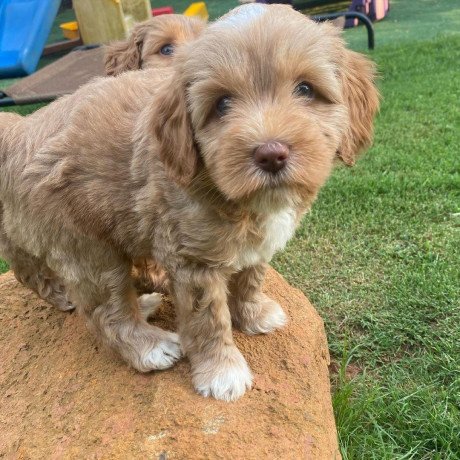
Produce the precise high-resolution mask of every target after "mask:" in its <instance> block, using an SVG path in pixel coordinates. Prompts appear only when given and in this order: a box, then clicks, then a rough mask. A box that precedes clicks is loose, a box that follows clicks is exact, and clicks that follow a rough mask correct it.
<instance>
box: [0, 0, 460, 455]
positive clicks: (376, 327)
mask: <svg viewBox="0 0 460 460" xmlns="http://www.w3.org/2000/svg"><path fill="white" fill-rule="evenodd" d="M188 3H189V2H187V1H183V2H182V1H177V2H176V1H172V0H171V1H158V2H155V5H162V4H173V5H176V6H177V5H179V7H177V8H176V10H178V11H180V10H181V8H183V7H185V6H186V4H188ZM207 3H208V7H209V10H210V13H211V15H212V16H213V17H215V16H217V15H218V14H221V13H223V12H225V11H226V9H227V8H228V7H231V6H234V5H236V2H235V1H209V2H207ZM391 4H392V11H391V14H390V16H389V17H388V18H387V19H386V20H385V21H383V22H381V23H379V24H376V49H375V51H373V52H372V54H371V56H372V58H373V59H374V60H375V61H376V62H377V64H378V68H379V72H380V75H381V80H380V83H379V85H380V88H381V92H382V95H383V101H382V108H381V112H380V115H379V117H378V119H377V122H376V135H375V142H374V146H373V147H372V149H371V150H370V151H369V152H368V153H367V154H366V155H365V156H364V157H363V158H362V160H361V161H360V162H358V164H357V165H356V166H355V167H354V168H345V167H338V168H337V169H336V170H335V172H334V174H333V176H332V177H331V179H330V181H329V182H328V184H327V186H326V187H325V188H324V189H323V191H322V192H321V194H320V197H319V199H318V201H317V203H316V204H315V206H314V207H313V211H312V212H311V214H310V215H309V216H307V217H306V218H305V220H304V221H303V223H302V226H301V228H300V229H299V230H298V232H297V234H296V237H295V238H294V239H293V240H292V241H291V243H290V244H289V245H288V247H287V249H286V250H285V251H284V252H283V253H281V254H279V255H277V257H276V258H275V260H274V262H273V265H274V266H275V267H276V268H277V269H278V270H279V271H280V272H281V273H282V274H283V275H284V276H285V277H286V278H287V279H288V280H289V281H290V282H291V283H292V284H293V285H295V286H297V287H299V288H300V289H302V291H303V292H304V293H305V294H306V295H307V296H308V297H309V298H310V300H311V301H312V302H313V303H314V304H315V306H316V307H317V309H318V310H319V312H320V313H321V315H322V317H323V318H324V320H325V323H326V328H327V333H328V339H329V344H330V349H331V355H332V357H333V359H334V362H335V364H334V366H333V370H334V371H335V370H337V372H334V373H333V383H334V409H335V413H336V420H337V426H338V430H339V438H340V444H341V450H342V455H343V457H344V459H362V460H368V459H376V460H377V459H378V460H381V459H389V460H390V459H391V460H393V459H417V460H421V459H439V460H449V459H450V460H454V459H460V326H459V325H460V265H459V260H460V259H459V256H460V254H459V253H460V209H459V208H460V160H459V152H460V77H459V73H458V62H460V5H459V3H458V1H457V0H442V1H441V0H438V1H436V0H418V1H417V2H410V1H408V0H406V1H402V0H400V1H392V2H391ZM345 38H346V39H347V40H348V41H349V42H350V44H351V46H352V47H353V48H354V49H357V50H360V51H365V43H366V40H365V33H364V31H363V30H361V29H359V30H351V31H347V32H345ZM456 62H457V64H455V63H456ZM33 109H34V108H30V107H28V108H23V109H21V111H22V113H26V112H31V111H32V110H33ZM4 269H6V265H2V264H1V262H0V270H4Z"/></svg>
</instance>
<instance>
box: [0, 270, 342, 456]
mask: <svg viewBox="0 0 460 460" xmlns="http://www.w3.org/2000/svg"><path fill="white" fill-rule="evenodd" d="M265 292H266V293H267V294H268V295H270V296H271V297H272V298H274V299H276V300H277V301H278V302H280V303H281V304H282V305H283V307H284V308H285V310H286V312H287V313H288V315H289V318H290V322H289V325H288V326H287V327H286V328H285V329H284V330H282V331H281V332H276V333H274V334H270V335H266V336H252V337H248V336H245V335H243V334H241V333H239V332H237V331H235V340H236V342H237V344H238V346H239V348H240V350H241V351H242V353H243V355H244V356H245V357H246V358H247V360H248V362H249V365H250V366H251V368H252V370H253V372H254V375H255V379H254V387H253V389H252V390H251V391H249V392H248V393H247V394H246V395H245V396H244V397H243V398H241V399H240V400H239V401H237V402H235V403H225V402H221V401H216V400H214V399H209V398H203V397H201V396H198V395H196V394H195V393H194V391H193V388H192V386H191V379H190V375H189V364H188V362H187V361H186V360H182V361H181V362H180V363H178V364H177V365H176V366H175V367H174V368H173V369H170V370H167V371H163V372H154V373H150V374H146V375H145V374H140V373H137V372H135V371H134V370H132V369H129V368H128V367H127V366H126V365H125V364H124V363H122V362H121V361H120V360H119V359H118V358H116V357H115V356H113V355H111V354H110V353H109V352H108V351H107V350H101V349H99V347H98V346H97V344H96V341H95V340H94V339H93V338H92V337H91V335H90V334H89V332H88V331H87V330H86V327H85V325H84V323H83V321H82V319H81V318H79V317H78V316H77V315H76V314H74V313H62V312H60V311H58V310H56V309H54V308H52V307H51V306H50V305H48V304H46V303H45V302H43V301H42V300H40V299H38V298H37V297H36V296H35V295H34V294H33V293H32V292H30V291H29V290H27V289H25V288H24V287H22V286H21V285H19V284H18V283H17V282H16V280H15V279H14V277H13V275H12V274H11V273H8V274H5V275H3V276H0V353H1V354H0V401H1V405H0V406H1V409H0V458H2V457H3V456H5V457H6V458H20V459H26V458H27V459H29V458H30V459H61V458H75V459H82V458H85V459H89V458H96V459H97V458H110V459H113V458H120V459H147V458H148V459H155V458H162V459H166V458H167V459H202V458H209V459H218V458H222V459H258V460H259V459H265V458H268V459H270V458H276V459H313V460H321V459H328V460H329V459H337V458H340V455H339V453H338V448H337V440H336V429H335V424H334V417H333V413H332V406H331V397H330V388H329V376H328V362H329V355H328V349H327V344H326V338H325V334H324V328H323V322H322V321H321V319H320V317H319V316H318V314H317V313H316V312H315V310H314V309H313V307H312V306H311V305H310V303H309V302H308V300H307V299H306V298H305V297H304V295H303V294H302V293H301V292H300V291H298V290H296V289H293V288H292V287H290V286H289V285H288V284H287V283H286V281H284V279H283V278H282V277H281V276H280V275H278V274H277V273H276V272H275V271H273V270H271V271H269V273H268V276H267V280H266V286H265ZM173 321H174V320H173V314H172V308H171V306H170V305H168V304H165V305H164V306H163V307H162V309H161V312H160V314H159V317H158V318H157V319H156V320H155V322H156V323H158V324H160V325H162V326H163V327H168V328H173Z"/></svg>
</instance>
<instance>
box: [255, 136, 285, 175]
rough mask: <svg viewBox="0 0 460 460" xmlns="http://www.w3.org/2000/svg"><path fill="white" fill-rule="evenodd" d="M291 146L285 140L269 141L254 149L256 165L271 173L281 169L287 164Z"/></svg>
mask: <svg viewBox="0 0 460 460" xmlns="http://www.w3.org/2000/svg"><path fill="white" fill-rule="evenodd" d="M288 157H289V147H288V146H287V145H286V144H284V143H283V142H279V141H269V142H266V143H265V144H262V145H259V147H257V148H256V149H255V150H254V161H255V163H256V165H257V166H258V167H259V168H260V169H263V170H264V171H267V172H269V173H272V174H275V173H277V172H279V171H281V170H282V169H283V168H284V167H285V166H286V164H287V160H288Z"/></svg>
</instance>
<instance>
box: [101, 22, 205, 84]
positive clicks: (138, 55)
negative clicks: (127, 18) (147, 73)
mask: <svg viewBox="0 0 460 460" xmlns="http://www.w3.org/2000/svg"><path fill="white" fill-rule="evenodd" d="M205 26H206V24H205V23H204V22H203V21H201V20H200V19H197V18H191V17H186V16H183V15H180V14H164V15H161V16H157V17H154V18H151V19H149V20H147V21H144V22H141V23H139V24H136V25H135V26H134V28H133V30H132V31H131V34H130V36H129V37H128V38H127V39H126V40H123V41H119V42H115V43H111V44H110V45H107V46H106V48H105V59H104V65H105V71H106V73H107V75H119V74H120V73H122V72H126V71H127V70H139V69H160V68H164V67H168V66H170V65H171V58H172V57H173V55H174V53H175V50H176V49H177V47H178V46H180V45H182V44H184V43H188V42H190V41H191V40H194V39H195V38H197V37H198V36H199V35H200V34H201V33H202V32H203V30H204V28H205Z"/></svg>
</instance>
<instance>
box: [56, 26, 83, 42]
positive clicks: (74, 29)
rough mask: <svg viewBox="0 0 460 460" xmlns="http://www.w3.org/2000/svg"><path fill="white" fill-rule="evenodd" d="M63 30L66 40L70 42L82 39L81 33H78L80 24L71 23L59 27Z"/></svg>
mask: <svg viewBox="0 0 460 460" xmlns="http://www.w3.org/2000/svg"><path fill="white" fill-rule="evenodd" d="M59 27H60V28H61V30H62V34H63V35H64V37H65V38H68V39H69V40H75V39H76V38H80V32H79V31H78V22H77V21H71V22H64V23H62V24H60V25H59Z"/></svg>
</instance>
